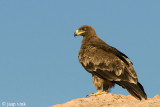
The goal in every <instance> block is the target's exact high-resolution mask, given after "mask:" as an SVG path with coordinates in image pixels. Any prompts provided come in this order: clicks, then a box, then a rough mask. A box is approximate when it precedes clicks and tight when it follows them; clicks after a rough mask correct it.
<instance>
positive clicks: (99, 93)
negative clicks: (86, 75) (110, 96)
mask: <svg viewBox="0 0 160 107" xmlns="http://www.w3.org/2000/svg"><path fill="white" fill-rule="evenodd" d="M106 93H107V92H106V91H103V92H97V93H92V94H89V95H87V97H90V96H97V95H101V94H106Z"/></svg>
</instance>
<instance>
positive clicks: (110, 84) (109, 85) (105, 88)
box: [103, 80, 115, 93]
mask: <svg viewBox="0 0 160 107" xmlns="http://www.w3.org/2000/svg"><path fill="white" fill-rule="evenodd" d="M114 85H115V83H114V82H112V81H108V80H104V82H103V92H105V93H108V92H109V89H110V88H112V87H113V86H114Z"/></svg>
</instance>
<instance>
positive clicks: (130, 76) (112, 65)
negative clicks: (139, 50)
mask: <svg viewBox="0 0 160 107" xmlns="http://www.w3.org/2000/svg"><path fill="white" fill-rule="evenodd" d="M110 50H111V49H110ZM110 50H107V49H105V48H104V47H103V48H101V47H100V46H99V47H97V46H96V45H87V46H85V49H81V50H80V52H79V61H80V63H81V64H82V66H83V67H84V68H85V69H86V70H87V71H88V72H96V73H97V75H100V76H101V77H103V78H106V79H109V80H110V81H121V80H122V81H129V82H131V83H137V75H136V72H135V71H134V69H133V67H132V64H131V63H129V62H128V61H127V62H124V61H123V60H122V59H121V58H119V57H118V56H117V55H115V54H114V53H113V52H112V51H110ZM122 57H125V58H126V56H122ZM130 70H131V71H130Z"/></svg>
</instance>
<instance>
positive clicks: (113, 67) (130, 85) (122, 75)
mask: <svg viewBox="0 0 160 107" xmlns="http://www.w3.org/2000/svg"><path fill="white" fill-rule="evenodd" d="M77 35H81V36H83V40H82V44H81V49H80V51H79V54H78V58H79V62H80V63H81V65H82V66H83V67H84V68H85V69H86V70H87V71H88V72H89V73H91V74H92V80H93V85H94V86H95V87H96V89H97V93H95V94H90V95H98V94H103V93H106V92H108V90H109V89H110V88H112V87H113V86H114V85H115V84H118V85H120V86H122V87H123V88H125V89H127V90H128V92H129V93H130V94H131V95H133V96H134V97H135V98H137V99H139V100H141V99H147V95H146V93H145V91H144V89H143V86H142V85H141V84H140V83H139V82H138V79H137V74H136V72H135V70H134V68H133V66H132V62H131V61H130V60H129V59H128V57H127V56H126V55H125V54H123V53H122V52H120V51H118V50H117V49H116V48H114V47H111V46H109V45H108V44H106V43H105V42H104V41H102V40H101V39H100V38H99V37H98V36H97V35H96V32H95V30H94V29H93V28H92V27H91V26H89V25H84V26H82V27H80V28H79V29H78V30H76V32H75V33H74V36H77ZM102 88H103V92H101V91H102ZM90 95H89V96H90Z"/></svg>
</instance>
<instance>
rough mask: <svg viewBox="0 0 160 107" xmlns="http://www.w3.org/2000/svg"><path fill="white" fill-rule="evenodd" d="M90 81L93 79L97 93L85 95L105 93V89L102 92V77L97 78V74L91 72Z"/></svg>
mask: <svg viewBox="0 0 160 107" xmlns="http://www.w3.org/2000/svg"><path fill="white" fill-rule="evenodd" d="M92 81H93V85H94V86H95V87H96V89H97V93H93V94H89V95H87V96H96V95H101V94H105V93H106V91H103V92H102V87H103V82H104V80H103V79H102V78H99V77H98V76H97V75H94V74H92Z"/></svg>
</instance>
